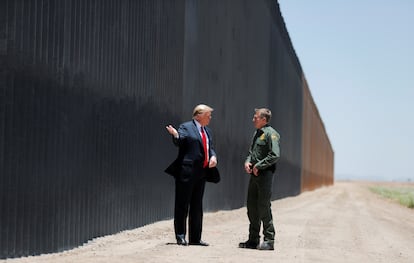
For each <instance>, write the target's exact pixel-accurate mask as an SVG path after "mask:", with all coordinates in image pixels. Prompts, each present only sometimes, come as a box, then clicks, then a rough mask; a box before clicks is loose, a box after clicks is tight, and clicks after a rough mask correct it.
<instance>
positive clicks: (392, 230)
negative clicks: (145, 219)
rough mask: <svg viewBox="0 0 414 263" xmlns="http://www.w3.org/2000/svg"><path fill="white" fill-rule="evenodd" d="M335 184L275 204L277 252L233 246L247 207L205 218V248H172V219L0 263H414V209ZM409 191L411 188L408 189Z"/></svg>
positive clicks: (359, 185) (355, 185) (241, 236)
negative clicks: (57, 250) (53, 252)
mask: <svg viewBox="0 0 414 263" xmlns="http://www.w3.org/2000/svg"><path fill="white" fill-rule="evenodd" d="M373 184H375V183H368V182H365V183H364V182H336V183H335V185H334V186H330V187H324V188H321V189H318V190H315V191H311V192H305V193H303V194H301V195H299V196H296V197H289V198H285V199H282V200H277V201H274V202H273V203H272V208H273V215H274V220H275V226H276V231H277V233H276V235H277V240H276V244H275V251H258V250H250V249H240V248H238V247H237V246H238V243H239V242H241V241H245V239H246V237H247V230H248V220H247V216H246V208H241V209H238V210H233V211H220V212H214V213H205V214H204V216H205V217H204V230H203V240H205V241H206V242H209V243H210V246H209V247H198V246H189V247H183V246H177V245H175V243H174V242H175V239H174V233H173V227H172V226H173V223H172V220H168V221H161V222H157V223H154V224H151V225H148V226H145V227H141V228H137V229H134V230H130V231H124V232H121V233H119V234H116V235H111V236H106V237H102V238H98V239H95V240H92V241H90V242H89V243H87V244H85V245H84V246H82V247H79V248H76V249H73V250H70V251H66V252H63V253H56V254H48V255H41V256H36V257H27V258H18V259H9V260H0V261H1V262H15V263H18V262H19V263H20V262H42V263H44V262H50V263H52V262H53V263H63V262H82V263H89V262H111V263H117V262H122V263H128V262H167V263H168V262H182V263H185V262H201V263H203V262H242V263H243V262H387V263H389V262H407V263H408V262H409V263H412V262H414V210H413V209H409V208H406V207H403V206H401V205H399V204H398V203H395V202H393V201H390V200H387V199H384V198H382V197H380V196H378V195H376V194H374V193H371V192H370V191H369V190H368V187H369V186H370V185H373ZM410 186H411V187H414V185H413V184H411V185H410Z"/></svg>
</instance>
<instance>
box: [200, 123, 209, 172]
mask: <svg viewBox="0 0 414 263" xmlns="http://www.w3.org/2000/svg"><path fill="white" fill-rule="evenodd" d="M201 138H202V139H203V147H204V163H203V167H207V166H208V150H207V138H206V133H205V132H204V128H203V127H201Z"/></svg>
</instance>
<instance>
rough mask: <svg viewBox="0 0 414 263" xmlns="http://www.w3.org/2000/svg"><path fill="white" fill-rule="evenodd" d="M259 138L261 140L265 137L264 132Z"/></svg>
mask: <svg viewBox="0 0 414 263" xmlns="http://www.w3.org/2000/svg"><path fill="white" fill-rule="evenodd" d="M259 139H260V140H261V141H263V140H264V139H265V134H264V133H263V134H262V135H261V136H260V137H259Z"/></svg>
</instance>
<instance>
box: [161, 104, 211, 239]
mask: <svg viewBox="0 0 414 263" xmlns="http://www.w3.org/2000/svg"><path fill="white" fill-rule="evenodd" d="M212 111H213V109H212V108H211V107H209V106H207V105H203V104H200V105H197V106H196V107H195V108H194V110H193V120H191V121H188V122H185V123H183V124H181V125H180V127H179V128H178V131H177V130H176V129H175V128H174V127H173V126H171V125H168V126H167V127H166V129H167V131H168V132H169V133H170V134H171V135H172V136H173V142H174V145H176V146H178V147H179V150H178V156H177V159H176V160H175V161H174V162H173V163H172V164H171V165H170V166H169V167H168V168H167V169H166V170H165V172H166V173H168V174H171V175H172V176H174V178H175V209H174V230H175V235H176V239H177V244H178V245H184V246H186V245H188V244H190V245H201V246H208V244H207V243H206V242H204V241H202V240H201V232H202V225H203V195H204V187H205V183H206V175H207V173H208V170H209V168H213V167H216V165H217V157H216V153H215V151H214V149H213V146H212V141H213V139H212V134H211V130H210V129H209V128H208V127H207V125H208V124H209V123H210V119H211V112H212ZM214 169H215V168H214ZM187 216H189V243H188V242H187V241H186V239H185V236H186V221H187Z"/></svg>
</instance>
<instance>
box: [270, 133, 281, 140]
mask: <svg viewBox="0 0 414 263" xmlns="http://www.w3.org/2000/svg"><path fill="white" fill-rule="evenodd" d="M271 137H272V140H279V136H278V135H277V134H276V133H272V136H271Z"/></svg>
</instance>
